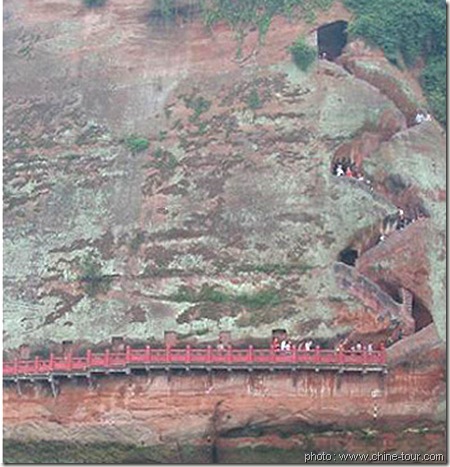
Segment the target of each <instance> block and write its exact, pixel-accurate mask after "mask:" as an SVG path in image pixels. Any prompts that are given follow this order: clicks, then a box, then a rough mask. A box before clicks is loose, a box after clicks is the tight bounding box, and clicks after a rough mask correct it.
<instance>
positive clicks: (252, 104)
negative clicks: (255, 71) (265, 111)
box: [246, 88, 262, 110]
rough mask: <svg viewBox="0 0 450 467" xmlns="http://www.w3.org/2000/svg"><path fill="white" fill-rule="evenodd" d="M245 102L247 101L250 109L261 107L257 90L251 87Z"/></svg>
mask: <svg viewBox="0 0 450 467" xmlns="http://www.w3.org/2000/svg"><path fill="white" fill-rule="evenodd" d="M246 103H247V106H248V107H249V108H250V109H252V110H256V109H260V108H261V107H262V102H261V99H260V97H259V94H258V90H257V89H256V88H253V89H252V90H251V91H250V94H249V95H248V97H247V100H246Z"/></svg>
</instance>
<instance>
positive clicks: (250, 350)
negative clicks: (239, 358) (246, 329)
mask: <svg viewBox="0 0 450 467" xmlns="http://www.w3.org/2000/svg"><path fill="white" fill-rule="evenodd" d="M247 358H248V362H249V363H253V360H254V353H253V345H249V346H248V353H247Z"/></svg>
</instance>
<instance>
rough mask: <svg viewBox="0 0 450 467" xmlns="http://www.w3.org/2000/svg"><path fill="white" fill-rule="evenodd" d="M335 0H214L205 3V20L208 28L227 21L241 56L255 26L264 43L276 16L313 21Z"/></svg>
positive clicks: (260, 39) (261, 41)
mask: <svg viewBox="0 0 450 467" xmlns="http://www.w3.org/2000/svg"><path fill="white" fill-rule="evenodd" d="M332 3H333V2H332V0H240V1H239V2H236V1H235V0H212V1H210V2H204V3H203V21H204V23H205V25H206V26H207V27H208V28H212V27H213V26H214V25H215V24H217V23H219V22H222V21H223V22H225V23H227V24H228V26H229V27H230V28H231V29H232V30H234V31H235V35H236V40H237V42H238V55H239V51H240V49H241V45H242V42H243V40H244V39H245V37H246V35H247V33H248V32H249V31H250V30H252V29H254V28H255V27H256V28H257V29H258V34H259V41H260V43H263V42H264V39H265V36H266V34H267V31H268V30H269V28H270V25H271V23H272V19H273V18H274V17H275V16H276V15H282V16H284V17H286V18H290V19H292V18H293V17H294V18H302V19H305V20H306V21H309V22H310V21H313V20H314V19H315V12H316V11H317V10H323V9H327V8H329V7H330V6H331V4H332Z"/></svg>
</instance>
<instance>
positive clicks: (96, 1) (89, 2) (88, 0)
mask: <svg viewBox="0 0 450 467" xmlns="http://www.w3.org/2000/svg"><path fill="white" fill-rule="evenodd" d="M83 3H84V4H85V6H87V7H88V8H95V7H99V6H103V5H104V4H105V3H106V0H83Z"/></svg>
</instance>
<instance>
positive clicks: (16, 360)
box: [14, 358, 19, 375]
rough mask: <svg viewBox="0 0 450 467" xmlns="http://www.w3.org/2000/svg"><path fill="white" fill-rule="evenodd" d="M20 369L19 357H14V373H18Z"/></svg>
mask: <svg viewBox="0 0 450 467" xmlns="http://www.w3.org/2000/svg"><path fill="white" fill-rule="evenodd" d="M18 371H19V359H18V358H15V359H14V374H15V375H17V373H18Z"/></svg>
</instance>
